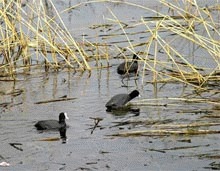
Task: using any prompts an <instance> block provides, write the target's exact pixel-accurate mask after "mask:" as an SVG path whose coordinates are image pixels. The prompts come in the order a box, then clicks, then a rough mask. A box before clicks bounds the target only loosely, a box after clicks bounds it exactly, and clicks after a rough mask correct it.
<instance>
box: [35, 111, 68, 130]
mask: <svg viewBox="0 0 220 171" xmlns="http://www.w3.org/2000/svg"><path fill="white" fill-rule="evenodd" d="M65 119H68V117H67V114H66V113H60V115H59V121H57V120H42V121H38V122H37V123H36V124H35V125H34V126H35V127H36V128H37V130H60V129H61V128H66V127H67V125H66V122H65Z"/></svg>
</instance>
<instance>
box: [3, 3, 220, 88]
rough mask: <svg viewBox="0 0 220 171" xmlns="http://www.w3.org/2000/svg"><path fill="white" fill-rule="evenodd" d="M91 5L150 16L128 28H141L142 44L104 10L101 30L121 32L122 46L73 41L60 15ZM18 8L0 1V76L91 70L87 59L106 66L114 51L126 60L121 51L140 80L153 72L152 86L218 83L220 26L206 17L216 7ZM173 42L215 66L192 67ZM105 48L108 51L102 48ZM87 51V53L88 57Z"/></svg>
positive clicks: (44, 5)
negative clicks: (133, 60)
mask: <svg viewBox="0 0 220 171" xmlns="http://www.w3.org/2000/svg"><path fill="white" fill-rule="evenodd" d="M95 3H115V4H123V5H127V6H130V7H134V8H136V9H141V10H145V11H146V13H147V12H149V13H151V15H152V16H151V17H142V18H140V20H139V21H136V22H135V24H133V25H132V27H138V26H144V29H145V30H143V32H144V33H146V35H147V36H148V38H147V41H145V42H140V44H134V43H133V42H132V41H131V40H130V37H129V36H130V35H132V33H130V31H129V26H130V25H129V24H128V23H124V22H123V21H120V19H118V18H117V16H116V15H115V14H114V12H113V11H112V10H111V9H108V10H109V12H110V14H111V15H112V19H111V18H108V19H107V21H109V22H111V23H110V24H108V23H107V24H106V26H111V25H113V26H114V24H115V25H117V26H119V30H121V32H122V33H121V35H120V36H125V39H126V41H127V46H125V47H121V46H119V45H118V44H114V47H113V46H112V45H109V44H108V43H107V44H106V42H105V43H102V42H98V43H92V42H90V41H88V40H86V39H84V40H83V41H82V42H77V41H76V40H75V39H74V38H73V36H72V35H71V33H70V32H69V30H68V28H67V27H66V26H65V24H64V21H63V20H62V17H61V14H65V13H66V12H68V11H69V10H73V9H77V8H81V7H82V6H83V5H88V4H95ZM21 4H22V3H21V0H10V1H2V2H1V9H0V16H1V18H2V19H1V20H2V21H1V27H0V41H1V44H0V52H1V58H0V59H1V65H0V71H1V75H10V76H15V75H16V72H18V71H19V70H20V69H21V68H26V69H30V68H31V67H33V66H44V67H45V70H46V71H48V70H49V69H51V68H53V69H56V70H58V69H59V68H64V67H68V68H72V69H74V70H79V71H84V70H88V71H91V70H92V69H93V68H92V67H91V66H90V65H89V63H88V61H89V60H96V61H97V62H99V60H100V59H103V58H105V59H106V60H107V61H109V59H110V56H112V55H111V54H112V51H117V52H118V53H119V54H122V56H123V57H124V58H125V59H126V60H129V59H128V58H127V55H126V54H125V52H126V51H127V52H129V53H131V54H133V53H136V54H138V56H139V59H140V63H142V64H143V65H142V68H141V71H142V79H143V81H145V80H144V79H145V74H146V72H147V71H148V70H150V71H151V72H152V73H153V78H152V82H164V81H166V82H167V81H177V82H182V83H186V84H190V85H192V86H194V87H197V88H202V87H203V86H204V85H206V84H207V83H208V82H209V81H219V69H220V63H219V61H220V60H219V55H220V43H219V41H217V40H218V38H219V37H220V33H219V29H218V28H219V25H220V23H219V22H218V20H216V19H215V17H214V16H213V15H214V14H213V13H212V10H218V9H216V8H217V7H216V6H210V7H200V6H199V5H198V3H197V1H196V0H193V1H192V0H186V1H180V2H177V1H173V2H172V3H171V2H167V1H166V0H161V1H160V2H158V4H159V5H161V6H163V8H167V10H168V11H167V13H165V12H159V11H156V10H154V9H150V8H148V7H146V6H142V5H138V4H136V3H131V2H124V1H119V0H93V1H88V2H81V3H79V4H76V5H74V6H72V7H69V8H67V9H65V10H64V11H58V10H57V9H56V7H55V5H54V4H53V2H52V0H48V1H43V0H40V1H37V2H36V1H33V2H31V3H27V4H26V7H25V9H24V8H23V7H22V5H21ZM51 11H52V12H53V14H51ZM97 27H98V26H97ZM97 27H96V28H97ZM103 27H104V26H103ZM133 34H137V33H133ZM171 35H172V36H171ZM108 36H109V37H114V36H118V35H117V34H115V35H114V34H112V35H108ZM106 40H107V39H105V41H106ZM178 40H182V42H184V41H185V42H187V44H190V45H191V46H195V47H196V48H197V49H202V50H203V51H204V52H205V53H206V54H207V55H209V58H210V59H209V60H213V64H214V65H215V66H213V67H204V66H202V67H201V66H197V65H196V64H194V63H193V60H192V58H189V57H190V56H186V55H188V54H184V53H183V51H181V47H180V46H181V45H183V44H179V45H178V43H177V42H178ZM101 46H104V48H101ZM110 46H111V49H110V48H108V47H110ZM137 48H138V49H139V52H137V50H136V49H137ZM88 49H89V51H90V52H91V51H92V52H91V53H90V52H88V51H87V50H88ZM107 49H108V50H107ZM109 49H110V50H109ZM140 49H142V50H140ZM150 54H151V56H150ZM91 55H94V56H95V57H91ZM201 58H202V57H201ZM204 58H205V56H204Z"/></svg>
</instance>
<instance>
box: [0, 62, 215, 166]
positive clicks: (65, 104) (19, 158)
mask: <svg viewBox="0 0 220 171" xmlns="http://www.w3.org/2000/svg"><path fill="white" fill-rule="evenodd" d="M117 62H118V60H115V61H112V63H113V64H114V63H117ZM20 79H21V80H23V81H18V82H16V83H15V84H14V83H13V82H7V83H4V82H3V83H2V84H1V86H2V87H6V85H7V90H10V91H14V90H15V89H21V90H23V93H22V94H20V95H18V96H15V97H11V95H3V96H1V101H4V102H9V104H8V105H7V106H5V107H1V122H0V123H1V124H0V127H1V135H0V137H1V145H0V146H1V152H0V155H1V160H4V161H7V162H9V163H10V164H11V166H10V167H8V168H1V169H2V170H205V169H204V167H209V164H210V163H212V162H214V161H216V160H215V159H212V156H215V155H218V154H219V136H218V134H211V135H196V136H144V137H127V138H123V137H121V138H120V137H111V136H107V135H111V134H113V133H118V132H124V131H129V130H145V129H152V127H155V126H156V125H157V124H156V125H155V124H147V122H152V123H153V122H157V123H159V122H164V123H170V124H175V123H193V122H194V121H195V120H201V121H202V120H203V121H205V120H206V119H205V118H202V116H204V115H206V114H204V113H198V114H196V113H192V111H196V110H198V109H199V110H201V111H202V110H208V109H210V107H211V106H205V104H195V106H193V105H190V106H189V105H187V104H184V103H182V104H176V106H168V107H164V106H159V107H158V106H150V105H149V106H138V107H139V108H140V114H139V115H136V114H135V113H132V112H128V113H126V114H124V115H119V116H116V115H113V114H111V113H107V112H106V111H105V107H104V106H105V103H106V102H107V101H108V100H109V98H110V97H111V96H112V95H114V94H116V93H121V92H130V91H131V90H133V89H136V88H137V89H139V90H140V92H141V95H142V97H140V98H136V99H135V100H134V101H133V103H135V101H140V100H141V99H150V98H149V97H152V98H153V97H155V95H156V93H155V92H154V86H153V85H151V84H149V85H145V86H143V85H142V84H141V79H140V78H139V79H138V80H136V81H135V80H134V79H133V78H130V80H129V81H128V82H127V83H128V85H129V88H126V87H124V86H123V84H122V82H121V78H120V77H119V76H118V75H117V74H116V66H115V67H112V68H111V69H102V70H97V71H94V72H92V75H91V77H88V73H84V74H82V75H80V74H78V73H77V74H74V73H71V72H57V73H50V74H45V73H43V74H33V75H26V76H21V77H20ZM135 82H136V83H135ZM8 87H11V88H10V89H8ZM171 89H172V90H175V91H173V93H172V94H169V96H170V97H171V96H173V97H178V96H179V92H181V91H184V86H183V85H167V86H164V87H163V88H162V89H161V91H158V93H157V96H160V97H161V94H163V95H164V96H166V95H168V94H167V93H166V92H170V91H171ZM64 95H66V96H67V97H76V99H75V100H71V101H61V102H51V103H45V104H35V103H36V102H39V101H44V100H50V99H59V98H60V97H62V96H64ZM6 99H7V100H6ZM184 109H191V112H188V113H187V112H186V113H181V111H183V110H184ZM60 112H67V113H68V115H69V117H70V120H68V121H67V123H68V125H70V128H69V129H68V130H67V137H68V142H67V143H66V144H62V142H61V140H59V141H40V140H43V139H45V138H56V137H59V133H58V132H44V133H39V132H38V131H37V130H36V129H35V128H34V123H35V122H36V121H38V120H42V119H48V118H52V119H54V118H55V119H56V118H58V114H59V113H60ZM90 117H92V118H97V117H99V118H102V119H103V120H102V121H100V122H99V124H98V125H99V126H100V127H97V128H95V130H94V132H93V134H91V130H92V128H93V127H94V120H92V119H91V118H90ZM138 120H139V121H146V125H145V124H143V123H140V124H127V125H126V124H125V125H121V126H116V125H117V123H122V122H125V121H133V122H135V121H136V123H137V121H138ZM209 120H210V119H209ZM213 121H214V120H213ZM215 128H219V126H217V127H215ZM210 129H211V128H210ZM9 143H20V144H21V145H18V146H17V147H20V148H21V149H22V151H21V150H18V149H16V148H13V147H12V146H11V145H10V144H9ZM183 147H185V148H183ZM187 147H188V148H187ZM175 148H177V149H175ZM178 148H179V149H178ZM206 155H208V156H210V158H209V157H207V156H206Z"/></svg>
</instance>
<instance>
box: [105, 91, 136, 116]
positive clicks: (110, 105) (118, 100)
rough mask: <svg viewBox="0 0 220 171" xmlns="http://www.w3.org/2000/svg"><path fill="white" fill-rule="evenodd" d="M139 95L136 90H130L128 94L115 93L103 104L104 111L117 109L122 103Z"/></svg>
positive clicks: (122, 105) (121, 106)
mask: <svg viewBox="0 0 220 171" xmlns="http://www.w3.org/2000/svg"><path fill="white" fill-rule="evenodd" d="M138 95H139V91H138V90H134V91H132V92H131V93H130V94H117V95H115V96H113V97H112V98H111V99H110V100H109V101H108V102H107V103H106V105H105V107H106V108H107V109H106V111H108V112H110V111H112V110H117V109H120V108H123V107H124V105H125V104H126V103H127V102H129V101H130V100H132V99H134V98H135V97H137V96H138Z"/></svg>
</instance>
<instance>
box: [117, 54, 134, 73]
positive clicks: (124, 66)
mask: <svg viewBox="0 0 220 171" xmlns="http://www.w3.org/2000/svg"><path fill="white" fill-rule="evenodd" d="M137 59H138V56H137V55H136V54H134V55H133V60H132V62H123V63H121V64H120V65H119V66H118V68H117V73H118V74H120V75H124V74H126V73H135V74H136V73H137V71H138V61H137Z"/></svg>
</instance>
